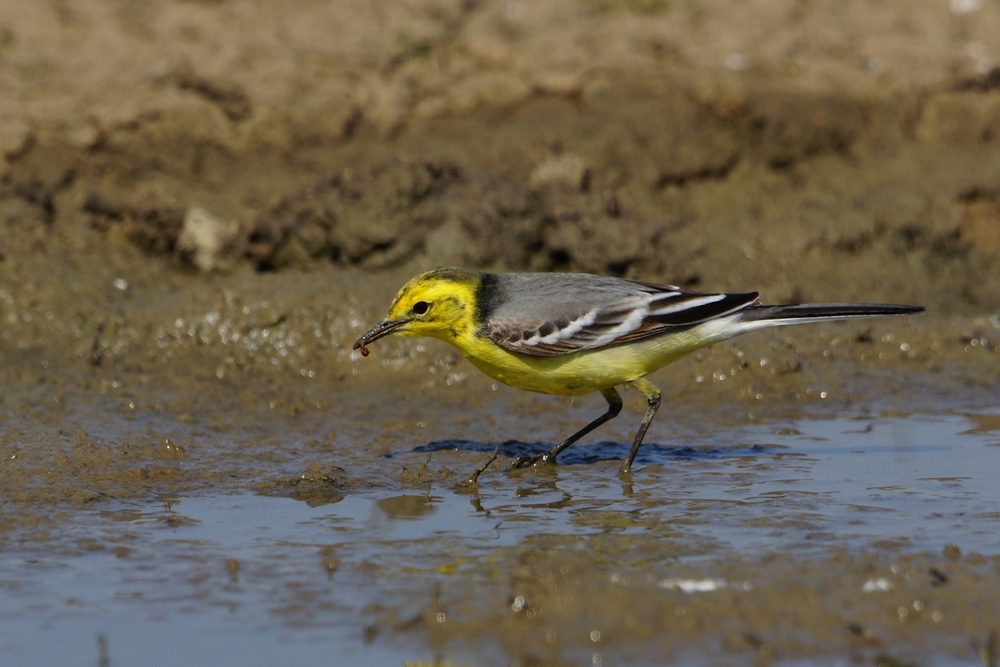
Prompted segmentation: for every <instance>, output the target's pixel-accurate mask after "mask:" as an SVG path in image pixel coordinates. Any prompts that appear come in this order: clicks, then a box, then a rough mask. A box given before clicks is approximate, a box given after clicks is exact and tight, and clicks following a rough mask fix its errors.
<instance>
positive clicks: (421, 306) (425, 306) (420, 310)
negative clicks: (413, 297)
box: [413, 301, 431, 315]
mask: <svg viewBox="0 0 1000 667" xmlns="http://www.w3.org/2000/svg"><path fill="white" fill-rule="evenodd" d="M430 307H431V304H429V303H427V302H426V301H417V302H416V303H415V304H413V312H415V313H416V314H417V315H423V314H424V313H426V312H427V311H428V310H429V309H430Z"/></svg>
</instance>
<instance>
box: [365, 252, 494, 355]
mask: <svg viewBox="0 0 1000 667" xmlns="http://www.w3.org/2000/svg"><path fill="white" fill-rule="evenodd" d="M481 279H482V274H480V273H478V272H476V271H469V270H467V269H456V268H440V269H433V270H431V271H428V272H426V273H422V274H420V275H419V276H417V277H415V278H413V279H411V280H410V281H409V282H408V283H406V284H405V285H403V287H402V289H400V290H399V293H397V294H396V298H395V299H393V300H392V304H391V305H390V306H389V312H388V313H387V314H386V316H385V318H384V319H383V320H382V321H381V322H379V323H378V324H376V325H375V326H374V327H372V328H371V330H369V331H368V333H366V334H365V335H364V336H362V337H361V338H359V339H358V340H357V342H356V343H354V349H355V350H357V349H358V348H360V349H361V353H362V354H366V352H367V348H366V346H367V345H368V344H369V343H372V342H374V341H376V340H378V339H379V338H382V337H383V336H388V335H389V334H399V335H401V336H427V337H431V338H440V339H442V340H446V341H448V342H452V343H454V342H455V341H457V340H458V339H459V338H460V337H461V336H462V335H463V334H465V333H466V332H467V331H468V330H469V329H470V328H472V327H473V326H474V314H475V310H476V304H475V300H476V289H477V288H478V286H479V283H480V281H481Z"/></svg>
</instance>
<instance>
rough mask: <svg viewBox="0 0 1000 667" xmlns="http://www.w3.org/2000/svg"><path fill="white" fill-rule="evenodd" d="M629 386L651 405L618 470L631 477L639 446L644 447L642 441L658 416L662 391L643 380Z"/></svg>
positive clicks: (640, 379) (635, 381)
mask: <svg viewBox="0 0 1000 667" xmlns="http://www.w3.org/2000/svg"><path fill="white" fill-rule="evenodd" d="M629 384H630V385H631V386H632V387H633V388H635V390H636V391H638V392H639V393H640V394H642V395H643V396H645V397H646V403H647V404H648V405H649V407H648V408H646V416H645V417H643V418H642V423H641V424H639V430H638V431H637V432H636V434H635V440H633V441H632V449H630V450H629V452H628V456H627V457H625V460H624V461H623V462H622V467H621V468H619V469H618V474H619V475H631V474H632V461H634V460H635V455H636V454H637V453H638V452H639V446H640V445H642V439H643V438H645V437H646V429H648V428H649V425H650V423H652V421H653V417H655V416H656V410H657V409H658V408H659V407H660V390H659V389H657V388H656V387H654V386H653V384H652V383H651V382H649V381H648V380H645V379H643V378H639V379H638V380H633V381H632V382H629Z"/></svg>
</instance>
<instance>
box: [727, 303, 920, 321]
mask: <svg viewBox="0 0 1000 667" xmlns="http://www.w3.org/2000/svg"><path fill="white" fill-rule="evenodd" d="M922 312H924V307H923V306H900V305H897V304H891V303H813V304H803V305H800V306H756V307H753V308H747V309H746V310H744V311H743V312H742V313H741V315H742V317H741V318H740V321H741V322H759V321H762V320H769V321H775V320H848V319H851V318H854V317H878V316H882V315H912V314H914V313H922ZM787 323H788V324H794V322H793V321H789V322H787Z"/></svg>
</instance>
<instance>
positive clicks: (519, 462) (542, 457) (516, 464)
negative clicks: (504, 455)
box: [504, 452, 556, 472]
mask: <svg viewBox="0 0 1000 667" xmlns="http://www.w3.org/2000/svg"><path fill="white" fill-rule="evenodd" d="M555 462H556V457H554V456H552V455H551V454H550V452H545V453H544V454H534V455H532V456H527V455H524V456H518V457H517V458H516V459H514V460H513V461H511V462H510V465H509V466H507V468H506V469H505V470H504V472H510V471H511V470H514V469H515V468H527V467H529V466H533V465H535V464H536V463H555Z"/></svg>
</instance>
